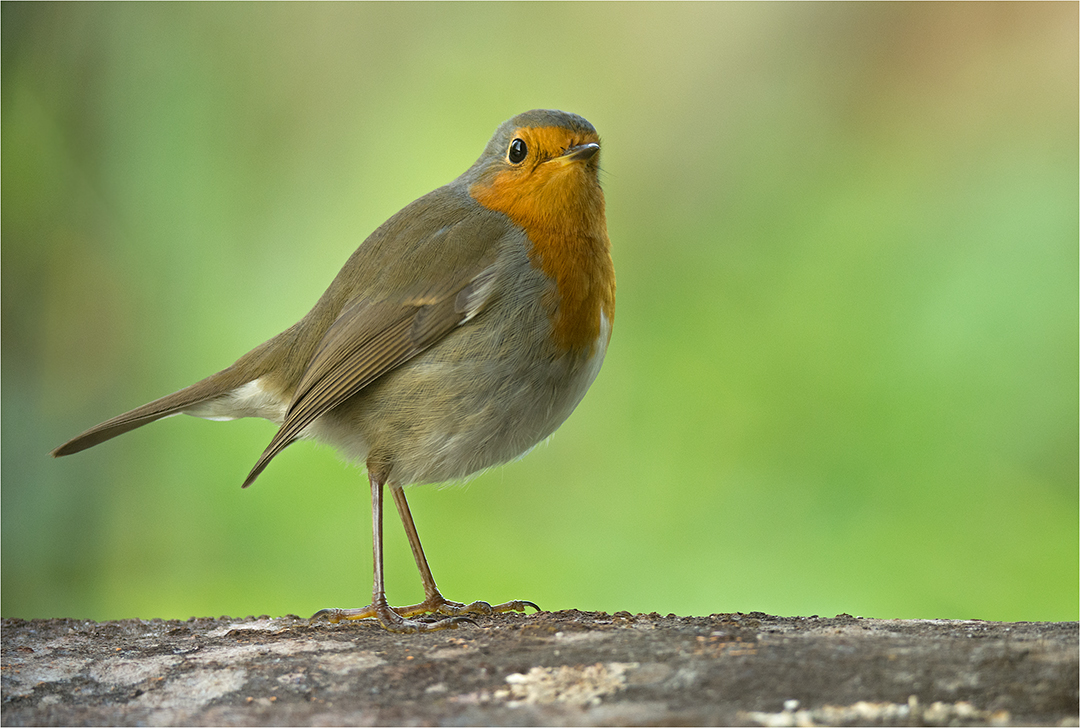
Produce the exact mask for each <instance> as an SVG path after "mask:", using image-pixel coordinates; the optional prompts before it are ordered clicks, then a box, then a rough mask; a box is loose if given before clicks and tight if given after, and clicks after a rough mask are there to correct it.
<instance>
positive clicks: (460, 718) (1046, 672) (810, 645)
mask: <svg viewBox="0 0 1080 728" xmlns="http://www.w3.org/2000/svg"><path fill="white" fill-rule="evenodd" d="M478 621H479V622H480V624H481V626H480V627H472V626H469V625H465V626H463V627H462V628H460V629H458V630H453V631H443V632H435V633H431V634H424V635H406V636H402V635H392V634H389V633H386V632H384V631H383V630H381V629H380V628H378V627H377V626H376V625H373V624H370V623H352V624H339V625H330V624H325V623H319V624H308V623H307V621H306V620H302V619H299V618H297V617H291V616H290V617H283V618H279V619H270V618H267V617H261V618H258V619H255V618H250V617H249V618H247V619H241V620H232V619H229V618H225V617H223V618H221V619H191V620H188V621H186V622H179V621H162V620H151V621H140V620H125V621H120V622H104V623H97V622H87V621H77V620H63V619H56V620H34V621H29V622H28V621H23V620H4V622H3V634H2V666H0V667H2V670H0V675H2V688H3V690H2V692H3V712H2V723H3V725H68V724H87V725H135V724H153V725H285V724H293V725H296V724H301V725H383V724H397V725H429V724H431V725H471V724H496V725H610V724H635V725H641V724H669V725H670V724H731V723H741V724H747V725H811V724H816V725H920V724H938V725H941V724H949V725H988V724H996V725H1014V724H1043V725H1077V717H1078V702H1077V684H1078V680H1080V672H1078V666H1077V663H1078V652H1080V647H1078V644H1080V643H1078V639H1080V636H1078V628H1077V623H1075V622H1063V623H1014V624H1003V623H988V622H974V621H964V622H958V621H936V620H932V621H911V620H876V619H857V618H854V617H849V616H847V615H840V616H838V617H834V618H829V619H821V618H817V617H809V618H781V617H770V616H767V615H764V614H750V615H745V614H715V615H711V616H709V617H675V616H674V615H669V616H667V617H661V616H659V615H657V614H651V615H640V614H639V615H630V614H628V613H625V612H620V613H617V614H615V615H608V614H603V613H596V612H577V611H568V612H557V613H548V612H541V613H540V614H530V615H527V616H526V615H518V614H509V615H498V616H495V617H490V618H480V619H479V620H478Z"/></svg>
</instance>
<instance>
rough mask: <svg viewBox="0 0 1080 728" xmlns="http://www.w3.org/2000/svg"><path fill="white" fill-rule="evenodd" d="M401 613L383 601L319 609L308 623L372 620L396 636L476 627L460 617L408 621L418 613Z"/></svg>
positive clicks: (470, 621) (474, 623)
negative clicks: (459, 627)
mask: <svg viewBox="0 0 1080 728" xmlns="http://www.w3.org/2000/svg"><path fill="white" fill-rule="evenodd" d="M401 612H402V610H400V609H394V608H393V607H390V606H389V605H388V604H387V603H386V601H385V600H383V601H382V602H381V603H375V604H369V605H368V606H366V607H361V608H360V609H320V610H319V611H318V612H316V613H315V614H313V615H312V617H311V620H309V621H315V620H317V619H326V620H329V621H330V622H331V623H332V624H337V623H338V622H340V621H341V620H343V619H348V620H353V619H369V618H374V619H377V620H379V625H380V626H381V627H382V628H383V629H385V630H386V631H387V632H394V633H396V634H416V633H418V632H437V631H438V630H441V629H457V628H458V625H461V624H465V623H468V624H471V625H474V626H475V625H476V622H474V621H473V620H471V619H469V618H468V617H464V616H460V615H452V616H448V617H446V618H445V619H435V618H431V617H428V618H421V619H409V618H408V617H411V616H414V614H418V613H414V614H408V615H406V616H402V613H401Z"/></svg>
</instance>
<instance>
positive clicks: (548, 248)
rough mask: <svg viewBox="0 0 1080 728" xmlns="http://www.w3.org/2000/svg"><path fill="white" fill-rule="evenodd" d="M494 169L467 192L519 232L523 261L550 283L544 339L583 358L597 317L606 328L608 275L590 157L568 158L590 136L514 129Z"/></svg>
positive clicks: (611, 307)
mask: <svg viewBox="0 0 1080 728" xmlns="http://www.w3.org/2000/svg"><path fill="white" fill-rule="evenodd" d="M513 139H514V141H520V142H523V143H524V148H525V149H524V155H522V148H521V146H520V145H518V146H515V144H514V143H513V142H511V145H510V146H509V147H508V148H507V150H506V156H505V157H504V158H503V159H502V160H501V162H493V164H492V166H493V170H492V171H491V173H489V174H487V175H485V176H483V177H482V178H481V179H480V181H478V182H476V183H474V184H473V185H472V187H470V189H469V194H470V195H472V197H473V199H475V200H476V201H477V202H479V203H480V204H481V205H483V206H484V207H486V208H488V209H489V210H495V211H497V212H502V213H504V214H505V215H506V216H507V217H509V218H510V219H511V220H512V221H513V222H514V223H515V224H517V225H519V226H520V227H521V228H522V229H524V230H525V233H526V235H528V237H529V240H531V241H532V243H533V249H532V250H531V251H529V257H530V259H531V260H532V262H533V265H536V266H537V267H539V268H540V269H541V270H542V271H543V272H544V273H545V274H547V275H548V277H550V278H551V279H552V280H554V281H555V284H556V288H557V290H558V300H557V301H554V302H553V306H552V309H553V311H552V333H553V336H554V337H555V341H556V343H557V344H558V346H559V347H560V349H563V350H588V349H591V347H592V346H593V345H594V344H595V342H596V340H597V338H598V337H599V335H600V313H601V311H602V312H603V313H604V314H605V315H606V316H607V318H608V321H609V322H610V321H613V319H614V314H615V268H614V265H613V264H612V262H611V254H610V252H609V249H610V246H611V244H610V242H609V241H608V235H607V222H606V220H605V217H604V193H603V191H601V189H600V183H599V182H598V181H597V168H596V157H595V156H593V157H591V158H574V157H573V156H570V155H568V152H569V150H571V149H573V148H574V147H577V146H579V145H582V144H596V143H599V139H598V138H597V137H596V135H595V134H584V135H583V134H576V133H574V132H572V131H570V130H569V129H563V128H561V127H540V128H530V127H526V128H521V129H518V130H516V132H515V134H514V137H513Z"/></svg>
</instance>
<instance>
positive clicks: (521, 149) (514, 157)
mask: <svg viewBox="0 0 1080 728" xmlns="http://www.w3.org/2000/svg"><path fill="white" fill-rule="evenodd" d="M528 153H529V148H528V147H527V146H525V142H524V141H522V140H521V139H515V140H514V141H512V142H510V151H509V153H507V155H506V158H507V159H509V160H510V162H511V163H512V164H518V163H519V162H521V161H523V160H524V159H525V157H526V155H528Z"/></svg>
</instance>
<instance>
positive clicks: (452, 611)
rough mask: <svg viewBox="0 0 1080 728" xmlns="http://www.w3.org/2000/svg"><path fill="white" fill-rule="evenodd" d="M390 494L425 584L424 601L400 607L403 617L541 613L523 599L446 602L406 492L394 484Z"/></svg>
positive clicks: (536, 607)
mask: <svg viewBox="0 0 1080 728" xmlns="http://www.w3.org/2000/svg"><path fill="white" fill-rule="evenodd" d="M390 494H391V495H392V496H393V497H394V505H395V506H397V511H398V516H400V517H401V525H403V526H404V527H405V535H406V536H408V537H409V547H410V548H411V549H412V554H413V559H414V560H415V561H416V568H417V570H418V571H419V572H420V580H421V581H422V582H423V583H424V601H422V602H420V603H419V604H414V605H412V606H411V607H398V608H397V609H396V611H398V612H399V613H400V614H401V615H402V616H404V617H412V616H415V615H417V614H426V613H435V614H446V615H450V616H457V615H461V614H494V613H496V612H524V611H525V607H532V608H533V609H535V610H536V611H538V612H539V611H540V607H538V606H536V605H535V604H533V603H532V602H527V601H523V600H514V601H511V602H505V603H503V604H496V605H494V606H492V605H491V604H488V603H487V602H473V603H472V604H462V603H460V602H452V601H450V600H449V599H446V598H445V597H444V596H443V595H442V594H440V593H439V589H438V587H436V586H435V578H434V577H433V576H432V575H431V569H430V568H428V563H427V559H426V558H425V557H424V547H423V546H421V545H420V534H418V533H417V532H416V524H415V523H413V518H412V513H411V512H410V511H409V503H408V501H406V500H405V490H404V489H403V488H402V487H401V486H400V485H397V484H396V483H391V484H390ZM444 621H445V620H444ZM436 624H438V622H436Z"/></svg>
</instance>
